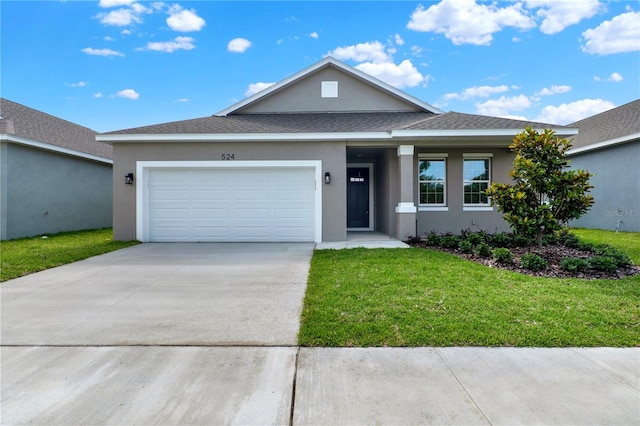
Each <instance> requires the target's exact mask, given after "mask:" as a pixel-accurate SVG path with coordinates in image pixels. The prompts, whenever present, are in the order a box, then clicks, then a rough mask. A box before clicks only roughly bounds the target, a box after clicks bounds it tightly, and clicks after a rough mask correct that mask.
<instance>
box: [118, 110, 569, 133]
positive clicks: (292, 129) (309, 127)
mask: <svg viewBox="0 0 640 426" xmlns="http://www.w3.org/2000/svg"><path fill="white" fill-rule="evenodd" d="M529 125H531V126H534V127H554V128H558V127H563V126H555V125H550V124H544V123H535V122H529V121H519V120H511V119H506V118H496V117H487V116H481V115H472V114H461V113H455V112H450V113H445V114H433V113H431V112H380V113H306V114H245V115H243V114H237V115H229V116H223V117H218V116H212V117H203V118H197V119H193V120H184V121H175V122H171V123H163V124H156V125H152V126H145V127H137V128H133V129H125V130H117V131H113V132H108V133H105V135H122V134H225V133H226V134H229V133H330V132H390V131H392V130H400V129H402V130H442V129H446V130H457V129H524V128H525V127H526V126H529Z"/></svg>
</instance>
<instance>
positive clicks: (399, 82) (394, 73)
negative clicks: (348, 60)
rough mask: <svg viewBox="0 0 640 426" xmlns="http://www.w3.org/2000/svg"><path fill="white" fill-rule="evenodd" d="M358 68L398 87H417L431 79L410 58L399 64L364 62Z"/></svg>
mask: <svg viewBox="0 0 640 426" xmlns="http://www.w3.org/2000/svg"><path fill="white" fill-rule="evenodd" d="M356 68H357V69H359V70H360V71H362V72H365V73H367V74H369V75H371V76H373V77H376V78H378V79H380V80H382V81H384V82H385V83H387V84H389V85H391V86H393V87H396V88H398V89H401V88H403V87H415V86H418V85H419V84H426V83H427V82H428V81H429V76H428V75H424V76H423V75H422V74H420V72H418V70H417V69H416V67H414V66H413V64H412V63H411V61H410V60H408V59H405V60H404V61H402V62H401V63H400V64H399V65H396V64H394V63H392V62H383V63H376V62H364V63H362V64H360V65H357V66H356Z"/></svg>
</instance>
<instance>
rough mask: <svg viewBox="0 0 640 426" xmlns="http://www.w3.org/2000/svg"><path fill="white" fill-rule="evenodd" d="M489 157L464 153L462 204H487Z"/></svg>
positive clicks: (489, 175)
mask: <svg viewBox="0 0 640 426" xmlns="http://www.w3.org/2000/svg"><path fill="white" fill-rule="evenodd" d="M490 165H491V159H490V158H486V157H485V158H480V157H476V156H470V155H469V156H468V155H465V158H464V170H463V179H464V205H465V206H489V198H488V197H487V194H486V192H485V191H486V190H487V188H489V184H490V183H491V180H490V179H491V171H490Z"/></svg>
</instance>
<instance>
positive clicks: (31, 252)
mask: <svg viewBox="0 0 640 426" xmlns="http://www.w3.org/2000/svg"><path fill="white" fill-rule="evenodd" d="M112 236H113V233H112V231H111V229H98V230H92V231H78V232H63V233H60V234H55V235H49V236H48V237H47V238H41V237H32V238H20V239H17V240H9V241H3V242H2V243H1V244H0V259H1V265H2V266H1V268H0V281H6V280H10V279H12V278H17V277H21V276H23V275H27V274H31V273H33V272H38V271H42V270H44V269H48V268H53V267H56V266H60V265H64V264H66V263H71V262H75V261H78V260H82V259H86V258H87V257H91V256H96V255H98V254H103V253H107V252H110V251H113V250H118V249H121V248H123V247H128V246H131V245H134V244H137V242H136V241H113V238H112Z"/></svg>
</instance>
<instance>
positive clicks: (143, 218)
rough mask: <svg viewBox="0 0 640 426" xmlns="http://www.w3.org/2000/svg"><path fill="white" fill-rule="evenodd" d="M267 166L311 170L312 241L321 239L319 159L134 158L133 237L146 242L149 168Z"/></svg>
mask: <svg viewBox="0 0 640 426" xmlns="http://www.w3.org/2000/svg"><path fill="white" fill-rule="evenodd" d="M171 168H174V169H189V168H191V169H243V168H252V169H270V168H275V169H277V168H306V169H310V170H313V171H314V175H315V181H316V185H315V197H314V216H315V217H314V220H315V223H314V228H315V229H314V231H315V232H314V234H315V235H314V242H316V243H320V242H322V184H321V183H320V182H322V161H321V160H283V161H269V160H267V161H254V160H249V161H136V184H135V186H136V239H137V240H138V241H141V242H143V243H144V242H148V241H149V220H148V219H149V197H148V190H147V186H148V183H149V173H148V172H149V171H150V170H154V169H171Z"/></svg>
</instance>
